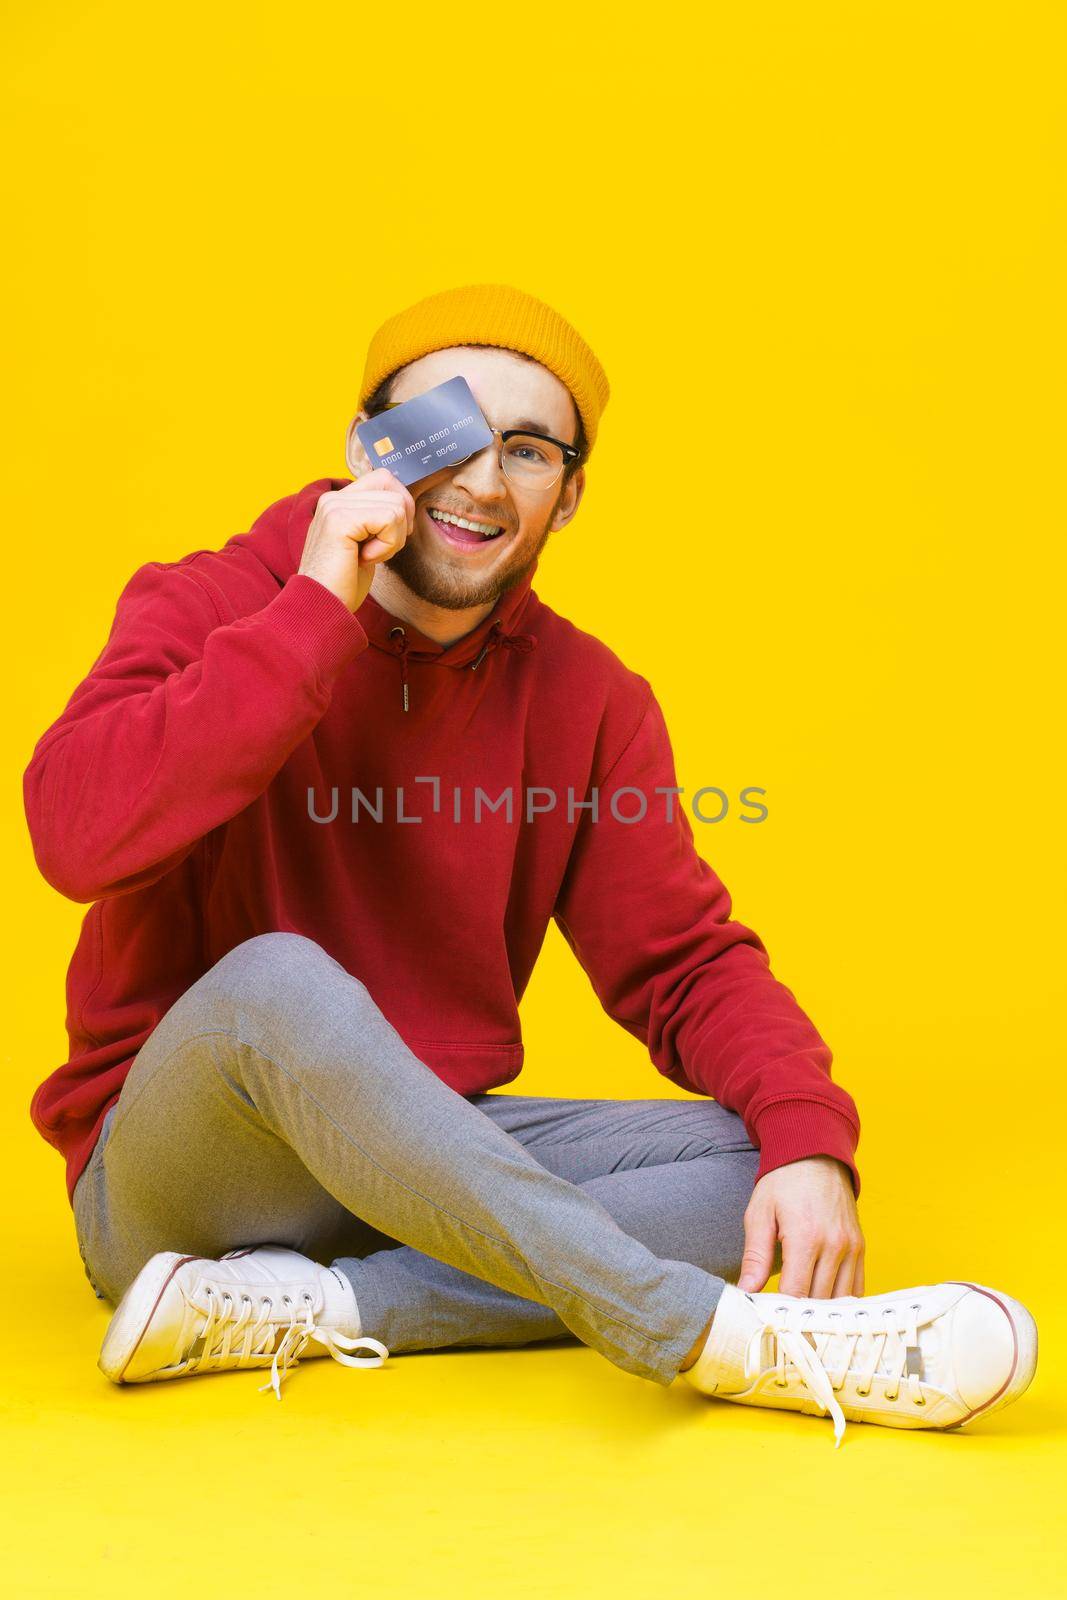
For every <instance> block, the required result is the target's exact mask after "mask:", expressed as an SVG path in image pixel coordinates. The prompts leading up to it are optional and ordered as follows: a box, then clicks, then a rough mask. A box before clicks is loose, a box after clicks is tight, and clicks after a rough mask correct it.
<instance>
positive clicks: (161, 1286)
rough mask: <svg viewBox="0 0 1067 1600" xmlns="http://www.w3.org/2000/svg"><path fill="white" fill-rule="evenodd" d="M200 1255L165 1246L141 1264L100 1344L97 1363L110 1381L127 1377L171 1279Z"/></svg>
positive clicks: (118, 1381)
mask: <svg viewBox="0 0 1067 1600" xmlns="http://www.w3.org/2000/svg"><path fill="white" fill-rule="evenodd" d="M201 1259H202V1257H200V1256H180V1255H177V1254H176V1253H175V1252H174V1251H173V1250H167V1251H164V1252H163V1253H162V1254H160V1255H158V1256H153V1257H152V1259H151V1261H149V1262H148V1264H147V1265H146V1266H144V1267H142V1268H141V1270H140V1272H139V1273H138V1274H137V1276H136V1278H134V1280H133V1282H132V1283H131V1284H130V1286H129V1288H128V1289H127V1290H126V1293H125V1294H124V1295H123V1297H122V1299H121V1300H120V1301H119V1303H118V1306H117V1307H116V1309H115V1315H114V1316H113V1317H112V1319H111V1321H110V1323H109V1324H108V1329H107V1333H106V1334H105V1335H104V1342H103V1344H102V1345H101V1346H100V1356H99V1359H98V1361H97V1366H98V1367H99V1368H100V1371H101V1372H102V1373H103V1374H104V1376H105V1378H110V1379H111V1382H112V1383H125V1382H127V1381H128V1380H127V1379H126V1377H125V1376H124V1374H125V1372H126V1369H127V1368H128V1367H129V1364H130V1362H131V1361H132V1360H133V1358H134V1356H135V1355H136V1354H137V1350H138V1347H139V1345H140V1343H141V1340H142V1339H143V1338H144V1336H145V1334H146V1333H147V1331H148V1326H149V1324H150V1323H151V1321H152V1318H153V1316H154V1315H155V1311H156V1307H157V1306H158V1305H159V1302H160V1300H161V1299H162V1298H163V1295H164V1294H165V1292H166V1290H167V1287H168V1285H169V1283H170V1281H171V1279H172V1278H173V1277H174V1274H175V1273H176V1272H177V1271H178V1269H179V1268H180V1267H184V1266H185V1264H186V1262H188V1261H199V1260H201ZM135 1381H136V1380H135Z"/></svg>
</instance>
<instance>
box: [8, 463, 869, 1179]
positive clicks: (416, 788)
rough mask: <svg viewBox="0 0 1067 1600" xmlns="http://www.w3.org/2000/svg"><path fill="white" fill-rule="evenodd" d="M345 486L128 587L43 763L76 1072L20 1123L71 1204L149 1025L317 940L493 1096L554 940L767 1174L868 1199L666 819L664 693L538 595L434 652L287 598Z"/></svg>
mask: <svg viewBox="0 0 1067 1600" xmlns="http://www.w3.org/2000/svg"><path fill="white" fill-rule="evenodd" d="M347 481H348V480H346V479H327V478H323V479H319V480H318V481H317V482H315V483H310V484H308V485H307V487H306V488H305V489H303V490H301V492H300V493H299V494H297V495H291V496H289V497H287V498H286V499H284V500H279V501H278V502H276V504H274V505H272V506H270V507H269V508H268V509H267V510H266V511H265V512H264V513H263V515H262V516H261V517H260V518H259V519H258V521H257V522H256V523H255V525H254V526H253V527H252V529H251V531H250V532H249V533H246V534H240V535H238V536H236V537H234V538H232V539H230V540H229V542H228V543H227V544H226V545H225V546H224V548H223V549H221V550H217V551H215V550H197V551H195V552H193V553H192V554H191V555H188V556H186V557H184V559H183V560H180V561H175V562H155V561H154V562H149V563H148V564H147V565H146V566H143V567H141V568H140V569H139V570H138V571H137V572H136V573H134V575H133V577H132V578H131V579H130V582H129V583H128V584H127V586H126V588H125V589H124V591H123V593H122V595H121V596H120V598H119V602H118V607H117V611H116V615H115V620H114V623H113V625H112V629H111V633H110V636H109V638H108V641H107V644H106V646H105V648H104V650H103V652H102V654H101V655H100V657H99V658H98V660H97V661H96V663H95V664H94V666H93V667H92V670H91V671H90V673H89V675H88V677H87V678H86V679H85V680H84V682H83V683H81V684H80V685H79V686H78V688H77V689H76V690H75V692H74V694H73V696H72V697H71V700H70V702H69V704H68V705H67V707H66V710H65V711H64V712H63V714H62V716H61V717H60V718H59V720H58V721H57V722H56V723H55V724H54V725H53V726H52V727H51V728H50V729H49V730H48V732H47V733H46V734H45V735H44V736H43V738H42V739H41V740H40V742H39V743H38V745H37V748H36V750H35V751H34V755H33V759H32V761H31V762H30V765H29V768H28V770H27V772H26V778H25V795H26V810H27V815H28V818H29V825H30V831H31V834H32V837H33V846H34V852H35V855H36V858H37V862H38V865H39V867H40V869H41V871H42V872H43V874H44V876H45V877H46V878H47V879H48V881H49V883H51V884H52V885H53V886H54V887H55V888H57V889H58V890H60V892H61V893H63V894H65V895H67V896H69V897H70V899H72V900H77V901H83V902H89V901H91V902H93V904H92V905H91V907H90V909H89V911H88V912H87V914H86V917H85V921H84V923H83V925H82V930H81V936H80V938H79V941H78V945H77V949H76V950H75V953H74V957H73V960H72V962H71V965H70V969H69V973H68V978H67V1002H68V1009H67V1031H68V1034H69V1037H70V1058H69V1060H68V1061H67V1063H66V1064H65V1065H64V1066H61V1067H60V1068H58V1070H57V1071H55V1072H53V1073H52V1075H51V1076H50V1077H49V1078H48V1079H47V1080H46V1081H45V1082H44V1083H43V1084H42V1085H41V1087H40V1088H39V1089H38V1090H37V1093H36V1094H35V1095H34V1098H33V1103H32V1107H31V1115H32V1117H33V1121H34V1124H35V1126H36V1127H37V1129H38V1130H39V1132H40V1133H41V1134H43V1136H44V1137H45V1138H46V1139H47V1140H48V1141H49V1142H50V1143H51V1144H53V1145H55V1147H56V1148H57V1149H58V1150H59V1151H60V1152H61V1153H62V1154H63V1156H64V1157H65V1158H66V1161H67V1186H68V1195H72V1194H73V1190H74V1185H75V1183H76V1182H77V1179H78V1177H79V1175H80V1173H81V1171H82V1169H83V1167H84V1166H85V1163H86V1162H87V1160H88V1158H89V1155H90V1153H91V1151H92V1147H93V1144H94V1142H95V1140H96V1137H97V1135H98V1133H99V1131H100V1125H101V1123H102V1121H103V1119H104V1115H105V1113H106V1111H107V1110H108V1108H109V1107H110V1106H111V1105H113V1104H114V1102H115V1100H116V1099H117V1098H118V1094H119V1091H120V1089H121V1088H122V1083H123V1080H124V1078H125V1077H126V1074H127V1072H128V1071H129V1068H130V1065H131V1062H132V1060H133V1058H134V1056H135V1055H136V1053H137V1051H138V1050H139V1049H140V1048H141V1046H142V1045H143V1044H144V1042H145V1040H146V1039H147V1038H148V1036H149V1034H150V1033H151V1032H152V1029H153V1028H154V1027H155V1025H156V1024H157V1022H159V1020H160V1018H161V1017H162V1016H163V1015H164V1013H165V1012H166V1011H167V1009H168V1008H169V1007H170V1006H171V1005H172V1004H173V1003H174V1001H175V1000H177V999H178V997H179V996H180V995H181V994H183V993H184V992H185V990H186V989H188V988H189V986H190V985H191V984H193V983H194V982H195V981H196V980H197V978H199V977H200V976H201V975H202V974H203V973H204V972H206V971H207V970H208V968H209V967H211V966H213V965H214V963H215V962H216V961H218V960H220V959H221V958H222V956H224V955H225V954H226V952H227V951H228V950H231V949H232V948H233V947H234V946H235V945H237V944H239V943H241V941H242V940H245V939H249V938H252V937H253V936H254V935H256V934H260V933H268V932H274V931H278V930H284V931H289V932H293V933H300V934H304V935H306V936H307V937H308V938H310V939H314V940H316V941H317V943H318V944H320V945H321V946H322V947H323V948H324V949H325V950H327V951H328V952H329V953H330V955H332V956H333V957H334V958H335V959H336V960H337V961H339V962H340V963H341V964H342V965H343V966H344V967H345V968H346V969H347V970H348V971H349V972H352V973H354V974H356V975H357V976H358V977H359V978H360V979H361V980H362V981H363V982H364V983H365V984H366V986H367V988H368V989H369V990H370V993H371V994H372V995H373V997H374V999H375V1001H376V1002H377V1004H378V1005H379V1007H380V1008H381V1010H382V1011H383V1012H384V1014H385V1015H386V1017H387V1018H388V1019H389V1021H390V1022H391V1023H392V1025H393V1026H394V1027H395V1028H396V1030H397V1032H398V1033H399V1034H400V1035H401V1037H402V1038H403V1039H404V1040H405V1042H406V1043H407V1045H408V1047H409V1048H410V1049H411V1050H412V1051H413V1052H414V1053H415V1055H417V1056H418V1057H419V1058H420V1059H421V1060H422V1061H424V1062H426V1063H427V1065H428V1066H429V1067H430V1068H431V1069H432V1070H433V1071H434V1072H435V1073H436V1074H437V1076H438V1077H440V1078H442V1079H443V1080H444V1081H445V1082H446V1083H449V1084H451V1085H452V1087H453V1088H454V1089H456V1090H458V1091H459V1092H460V1093H461V1094H476V1093H480V1092H482V1091H484V1090H487V1089H491V1088H495V1087H497V1086H499V1085H501V1084H506V1083H511V1082H512V1081H513V1080H514V1079H515V1078H517V1077H518V1075H519V1072H520V1071H521V1069H522V1061H523V1047H522V1041H521V1032H520V1026H519V1014H518V1002H519V1000H520V999H521V997H522V994H523V991H524V990H525V988H526V985H527V982H528V980H529V978H530V974H531V972H532V970H533V966H534V962H535V961H536V959H537V955H538V952H539V950H540V948H541V944H542V941H543V939H544V936H545V932H546V930H547V928H548V924H549V921H550V919H552V918H555V920H556V922H557V924H558V926H559V928H560V930H561V931H562V933H563V935H564V937H565V938H566V940H567V942H568V944H569V945H570V946H571V949H572V950H573V951H574V953H575V955H576V956H577V958H578V960H579V961H580V963H581V965H582V967H583V968H584V969H585V971H586V972H587V973H588V975H589V979H590V981H591V983H592V985H593V988H594V990H595V992H596V994H597V996H598V998H599V1000H600V1002H601V1004H602V1005H603V1007H604V1009H605V1010H606V1011H607V1012H608V1014H609V1015H610V1016H612V1017H614V1018H615V1020H616V1021H617V1022H619V1023H620V1024H621V1025H622V1026H623V1027H624V1028H625V1029H626V1030H627V1031H628V1032H629V1033H632V1034H633V1035H634V1036H635V1037H636V1038H638V1039H640V1040H642V1042H643V1043H645V1044H646V1045H647V1047H648V1051H649V1055H650V1057H651V1060H652V1062H653V1064H654V1065H655V1066H656V1067H657V1068H658V1070H659V1072H660V1073H662V1074H663V1076H664V1077H665V1078H667V1079H669V1080H670V1081H671V1082H672V1083H674V1084H676V1085H678V1086H679V1087H681V1088H683V1089H686V1090H690V1091H694V1092H697V1093H700V1094H707V1095H713V1096H714V1097H715V1098H716V1099H717V1100H719V1101H720V1102H721V1103H722V1104H723V1105H724V1106H728V1107H730V1108H731V1109H733V1110H735V1111H737V1112H738V1113H740V1115H741V1117H742V1118H743V1119H744V1124H745V1127H746V1129H747V1130H748V1134H749V1137H750V1138H751V1139H752V1141H753V1143H754V1144H756V1145H758V1146H759V1147H760V1151H761V1159H760V1166H759V1173H760V1176H762V1175H763V1174H764V1173H766V1172H769V1171H771V1170H772V1169H773V1168H775V1167H778V1166H782V1165H783V1164H785V1163H786V1162H789V1161H796V1160H798V1159H799V1158H801V1157H804V1156H811V1155H818V1154H825V1155H830V1156H835V1157H837V1158H838V1159H839V1160H840V1161H843V1162H844V1163H845V1164H846V1165H847V1166H848V1167H849V1169H850V1171H851V1173H852V1178H853V1186H854V1189H855V1192H856V1193H857V1194H858V1193H859V1175H858V1173H857V1171H856V1167H855V1164H854V1160H853V1155H854V1151H855V1146H856V1142H857V1139H858V1136H859V1119H858V1117H857V1114H856V1108H855V1106H854V1104H853V1102H852V1100H851V1098H850V1097H849V1095H847V1094H846V1093H845V1091H844V1090H843V1089H842V1088H840V1087H839V1086H838V1085H837V1084H836V1083H834V1082H833V1081H832V1079H831V1076H830V1060H831V1057H830V1051H829V1050H828V1048H827V1046H826V1045H825V1044H824V1043H823V1041H822V1039H821V1038H820V1037H819V1034H818V1033H817V1032H816V1030H815V1028H814V1027H813V1026H812V1024H811V1022H810V1021H809V1020H808V1018H807V1017H806V1016H805V1015H804V1013H803V1011H801V1010H800V1008H799V1006H798V1005H797V1003H796V1001H795V1000H794V998H793V996H792V994H791V993H790V991H789V990H788V989H787V988H785V987H784V986H783V985H782V984H781V983H779V982H778V981H777V979H776V978H774V977H773V975H772V974H771V971H770V968H769V965H768V960H767V955H766V952H765V950H764V947H763V945H762V944H761V942H760V940H759V939H758V938H757V936H756V935H755V934H754V933H753V932H752V931H751V930H750V929H748V928H746V927H743V926H742V925H741V924H740V923H738V922H734V921H731V920H729V918H730V909H731V906H730V898H729V896H728V894H727V892H726V890H725V889H724V887H723V885H722V884H721V883H720V881H719V879H718V878H717V877H716V875H715V873H714V872H713V871H712V870H711V868H710V867H709V866H708V865H707V864H706V863H705V862H704V861H702V860H701V858H700V857H699V856H698V855H697V852H696V848H695V843H694V838H693V832H692V828H691V826H690V823H689V820H688V815H687V807H686V804H685V802H684V801H683V800H681V799H680V798H679V797H678V796H674V797H672V796H670V795H669V794H665V793H657V790H661V791H662V790H669V789H672V788H673V789H676V788H677V779H676V777H675V770H674V761H673V755H672V752H671V747H670V742H669V739H668V735H667V730H666V727H665V725H664V720H663V715H662V713H661V711H660V708H659V705H658V703H657V701H656V699H655V697H654V695H653V693H652V690H651V688H650V686H649V684H648V682H647V681H646V680H645V679H644V678H642V677H640V676H639V675H638V674H637V673H634V672H631V671H630V670H628V669H627V668H626V667H625V666H624V665H623V664H622V662H621V661H620V660H619V659H618V657H617V656H615V655H614V654H613V652H612V651H611V650H609V649H608V648H607V646H606V645H604V644H602V643H601V642H600V641H599V640H598V639H596V638H594V637H593V636H592V635H591V634H588V633H584V632H583V631H582V630H581V629H579V628H576V627H575V626H574V625H573V624H572V623H570V622H568V621H567V620H566V619H565V618H563V617H560V616H557V614H556V613H555V612H554V611H553V610H552V609H551V608H550V607H549V606H546V605H544V604H543V603H542V601H541V600H540V599H539V598H538V597H537V595H536V594H534V592H533V590H532V589H531V587H530V581H531V579H532V576H533V571H532V570H531V571H530V573H529V574H528V575H527V576H526V577H525V579H524V581H523V582H521V583H520V584H518V585H517V586H516V587H515V588H514V589H512V590H511V591H510V593H508V594H506V595H504V596H502V597H501V599H500V600H499V601H498V602H497V605H496V606H495V608H494V609H493V611H492V612H491V613H490V615H489V616H487V617H486V618H485V619H484V620H483V621H482V622H481V623H480V624H479V626H478V627H477V628H475V629H474V630H473V632H471V633H469V634H467V635H466V636H465V637H464V638H463V639H460V640H459V641H458V642H457V643H455V644H452V645H449V646H447V647H445V646H442V645H440V644H437V643H435V642H434V641H433V640H432V639H429V638H427V637H426V636H425V635H423V634H421V633H420V632H419V631H418V630H417V629H416V628H414V627H412V626H411V625H410V624H408V623H404V624H403V625H401V624H400V623H398V621H397V619H396V618H395V617H393V616H391V615H390V614H389V613H388V612H387V611H385V610H384V609H383V608H382V607H381V606H380V605H379V604H378V602H377V601H376V600H375V599H374V598H373V597H372V596H368V597H367V598H366V599H365V600H364V601H363V604H362V605H361V606H360V608H359V611H358V613H357V614H356V615H353V614H352V613H351V612H350V611H349V610H348V609H347V608H346V607H345V605H344V604H343V603H342V602H341V601H340V600H339V599H337V597H336V596H335V595H333V594H332V593H331V592H330V591H329V590H328V589H326V588H324V587H323V586H322V585H321V584H319V583H317V582H316V581H315V580H314V579H313V578H308V577H304V576H302V575H300V574H299V573H297V571H296V568H297V567H298V565H299V563H300V557H301V553H302V551H303V545H304V538H305V535H306V533H307V529H308V525H309V523H310V521H311V518H312V515H313V513H314V510H315V506H316V504H317V502H318V499H319V497H320V495H322V494H324V493H325V492H326V491H327V490H328V489H338V488H342V487H343V486H344V484H345V483H346V482H347ZM434 780H436V781H434ZM379 790H380V791H381V793H380V794H379V792H378V791H379ZM621 790H626V791H627V792H626V793H625V794H619V793H617V792H618V791H621ZM353 791H355V797H354V796H353ZM479 791H480V795H479ZM508 791H510V792H511V816H510V818H509V816H508V814H507V799H506V795H507V792H508ZM594 791H596V801H597V807H598V809H597V811H596V812H595V813H594V811H593V809H592V802H593V800H594ZM631 791H637V793H636V794H635V793H633V792H631ZM335 801H336V814H335V815H332V813H333V812H334V806H335ZM476 805H477V806H479V807H480V816H479V820H475V807H476ZM642 807H643V809H642ZM353 810H354V811H355V818H356V820H353ZM331 815H332V820H328V819H330V818H331ZM379 818H380V820H378V819H379ZM668 818H669V820H668ZM627 819H630V820H627Z"/></svg>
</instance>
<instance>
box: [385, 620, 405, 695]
mask: <svg viewBox="0 0 1067 1600" xmlns="http://www.w3.org/2000/svg"><path fill="white" fill-rule="evenodd" d="M397 633H398V634H399V635H400V642H399V643H398V645H397V647H396V648H397V651H398V653H399V655H400V690H401V695H402V698H403V703H404V710H405V711H406V710H407V709H408V706H409V704H410V696H409V693H408V636H407V634H406V633H405V632H404V630H403V628H401V627H396V628H390V629H389V637H390V639H391V638H392V637H393V636H394V634H397Z"/></svg>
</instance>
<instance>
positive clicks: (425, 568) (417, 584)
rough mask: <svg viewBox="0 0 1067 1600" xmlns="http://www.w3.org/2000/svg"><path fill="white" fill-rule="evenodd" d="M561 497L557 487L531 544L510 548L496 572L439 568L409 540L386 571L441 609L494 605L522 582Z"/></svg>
mask: <svg viewBox="0 0 1067 1600" xmlns="http://www.w3.org/2000/svg"><path fill="white" fill-rule="evenodd" d="M562 498H563V490H562V489H561V490H560V493H559V496H558V497H557V499H556V502H555V505H553V507H552V510H551V511H550V512H549V513H548V515H547V517H546V518H545V527H544V531H543V533H542V534H541V537H540V538H539V539H538V540H537V543H536V544H535V545H534V547H533V548H532V549H530V548H527V549H526V550H525V551H524V552H522V553H521V554H520V553H517V552H514V551H513V552H512V557H511V559H509V560H508V561H506V562H505V563H504V566H503V569H502V570H501V571H500V572H493V573H487V574H486V576H485V577H484V578H476V577H474V576H471V577H464V575H463V573H462V572H456V571H449V570H443V569H442V568H441V567H440V566H438V565H437V564H436V563H433V562H429V561H426V560H424V558H423V555H422V552H421V551H419V550H416V549H415V548H414V546H412V545H410V544H405V545H404V547H403V549H401V550H398V551H397V553H396V555H395V556H392V557H390V560H389V571H390V572H391V573H395V574H396V576H397V577H398V578H399V579H400V581H401V582H402V583H403V584H405V585H406V586H407V588H409V589H410V590H411V592H412V594H417V595H418V596H419V599H420V600H425V601H426V602H427V604H429V605H431V606H440V607H441V608H442V610H444V611H469V610H472V609H473V608H474V607H475V606H486V605H495V604H496V602H497V601H498V600H499V599H500V597H501V595H505V594H507V593H508V592H509V590H511V589H514V587H515V585H516V584H517V583H521V582H522V580H523V578H525V576H526V574H527V573H528V572H529V570H530V568H531V567H532V566H533V564H534V562H535V561H537V559H538V557H539V556H540V554H541V551H542V550H543V549H544V548H545V545H546V544H547V543H548V536H549V533H550V532H551V524H552V518H553V517H554V516H555V514H556V509H557V507H558V506H559V503H560V500H562Z"/></svg>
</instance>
